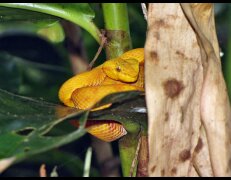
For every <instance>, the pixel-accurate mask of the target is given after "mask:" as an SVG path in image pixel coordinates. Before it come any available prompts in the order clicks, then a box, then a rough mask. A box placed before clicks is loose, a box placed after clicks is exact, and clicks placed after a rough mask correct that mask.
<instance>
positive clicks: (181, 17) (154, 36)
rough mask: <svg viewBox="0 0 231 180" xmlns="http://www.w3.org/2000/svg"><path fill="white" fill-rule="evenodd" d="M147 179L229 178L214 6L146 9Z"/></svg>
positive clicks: (227, 115)
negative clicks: (153, 177) (176, 177)
mask: <svg viewBox="0 0 231 180" xmlns="http://www.w3.org/2000/svg"><path fill="white" fill-rule="evenodd" d="M145 85H146V87H145V88H146V102H147V107H148V123H149V129H148V132H149V176H230V175H231V172H230V164H231V163H230V162H231V160H230V159H231V157H230V156H231V152H230V150H231V148H230V142H231V141H230V137H231V132H230V129H231V128H230V104H229V99H228V95H227V90H226V85H225V82H224V79H223V76H222V71H221V64H220V57H219V46H218V42H217V37H216V30H215V22H214V14H213V5H212V4H201V3H192V4H190V3H185V4H179V3H172V4H165V3H163V4H158V3H155V4H149V9H148V32H147V40H146V44H145Z"/></svg>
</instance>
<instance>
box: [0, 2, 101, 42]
mask: <svg viewBox="0 0 231 180" xmlns="http://www.w3.org/2000/svg"><path fill="white" fill-rule="evenodd" d="M0 6H3V7H9V10H8V12H7V10H6V12H7V13H8V14H7V13H5V14H6V15H4V14H2V16H1V17H0V19H2V21H9V20H12V19H14V17H12V18H11V16H10V14H14V11H15V9H23V10H24V11H25V13H29V12H39V13H41V14H46V15H49V16H48V17H49V18H53V17H56V18H58V19H60V18H62V19H65V20H68V21H71V22H73V23H75V24H77V25H79V26H80V27H82V28H84V29H85V30H87V31H88V32H89V33H90V34H91V35H92V36H93V37H94V38H95V39H96V41H98V42H99V30H98V28H97V27H96V26H95V24H94V23H93V21H92V19H93V18H94V16H95V15H94V11H93V10H92V9H91V7H90V6H89V5H88V3H0ZM10 12H11V13H10ZM20 13H21V14H23V11H21V12H20ZM22 16H23V15H22ZM41 16H44V15H41ZM41 16H40V15H39V18H40V19H41ZM51 16H53V17H51ZM19 17H20V16H19ZM26 17H27V16H24V19H25V18H26ZM29 17H30V18H31V19H27V20H29V21H30V20H33V19H36V14H33V18H32V17H31V16H29ZM15 19H17V17H16V18H15ZM19 19H20V18H19ZM21 19H22V18H21Z"/></svg>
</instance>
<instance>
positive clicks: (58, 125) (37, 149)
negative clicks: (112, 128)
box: [0, 3, 147, 176]
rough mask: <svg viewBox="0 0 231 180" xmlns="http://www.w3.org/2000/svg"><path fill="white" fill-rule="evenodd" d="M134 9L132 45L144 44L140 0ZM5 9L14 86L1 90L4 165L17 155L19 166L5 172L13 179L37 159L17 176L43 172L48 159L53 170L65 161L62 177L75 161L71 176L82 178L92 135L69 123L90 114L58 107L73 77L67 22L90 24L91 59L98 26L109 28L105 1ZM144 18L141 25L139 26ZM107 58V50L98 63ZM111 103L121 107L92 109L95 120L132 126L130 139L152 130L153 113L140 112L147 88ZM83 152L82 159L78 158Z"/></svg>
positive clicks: (5, 58) (0, 50)
mask: <svg viewBox="0 0 231 180" xmlns="http://www.w3.org/2000/svg"><path fill="white" fill-rule="evenodd" d="M128 10H129V20H130V21H131V24H130V25H131V26H130V29H131V36H132V37H133V39H132V40H133V42H134V43H133V47H142V46H143V44H144V41H145V36H144V34H145V29H146V24H145V21H144V19H143V18H142V17H143V16H142V13H141V11H140V5H139V4H135V5H133V4H128ZM139 11H140V12H139ZM0 12H1V16H0V59H1V61H0V66H1V68H0V89H4V90H6V91H7V92H6V91H3V90H0V101H1V104H0V106H1V110H0V124H1V128H0V141H1V142H0V149H1V151H0V163H1V162H3V160H6V159H8V158H12V157H13V158H14V159H13V161H12V163H13V164H14V163H17V164H16V165H13V166H12V169H11V168H9V169H8V170H7V171H5V172H4V173H3V176H4V175H5V176H11V175H10V174H11V173H13V171H14V170H16V171H17V169H20V168H19V166H20V167H24V165H25V166H26V165H27V164H33V165H36V164H37V169H36V170H37V171H36V170H35V169H32V168H25V169H21V170H20V173H19V174H18V175H19V176H20V174H21V176H25V175H26V174H30V173H32V174H33V175H35V174H36V175H38V169H39V166H40V165H41V163H46V164H48V165H50V168H54V167H55V166H56V165H58V166H57V167H58V168H57V173H58V175H60V173H59V169H60V168H59V164H62V163H63V162H64V161H65V160H66V161H67V162H69V161H70V162H69V163H67V164H68V165H67V167H66V169H67V171H68V172H69V175H70V174H71V175H73V176H82V174H83V167H84V162H83V161H84V159H83V156H84V155H85V153H83V151H84V152H86V149H87V147H88V146H89V145H88V144H87V143H86V142H85V141H86V140H87V136H83V135H84V134H85V130H84V129H79V130H76V129H75V128H74V127H72V126H70V124H69V120H71V119H73V118H76V117H77V119H81V117H82V120H83V123H84V122H85V121H86V119H87V115H88V114H87V112H79V111H76V110H73V109H71V108H67V107H63V106H60V105H57V104H58V103H59V100H58V96H57V94H58V89H59V87H60V85H61V84H62V83H63V82H64V81H65V80H66V79H68V78H69V77H71V76H72V70H71V68H70V63H69V61H68V60H69V57H68V52H67V49H66V47H65V34H64V31H63V28H62V27H61V23H60V22H61V21H71V22H72V23H74V24H76V25H78V26H80V27H82V28H83V29H84V31H82V40H83V42H84V47H85V49H86V51H87V55H88V57H90V58H89V60H91V59H92V58H93V57H94V55H95V53H96V50H97V48H98V43H96V42H99V29H101V28H104V21H103V13H102V12H103V11H102V8H101V4H100V3H92V4H87V3H71V4H70V3H0ZM134 15H135V16H134ZM93 20H94V22H93ZM118 21H119V20H118ZM137 23H139V24H141V26H139V28H137ZM95 24H97V26H96V25H95ZM126 25H127V24H126ZM85 30H86V31H85ZM137 34H140V35H139V36H137ZM141 34H142V35H141ZM92 37H93V38H92ZM95 40H96V41H95ZM104 60H105V56H104V54H103V53H101V56H100V57H99V59H98V60H97V64H100V63H101V62H102V61H104ZM9 92H12V93H14V94H11V93H9ZM15 94H19V95H23V96H27V97H33V99H31V98H24V97H20V96H17V95H15ZM138 97H139V98H138ZM47 102H52V104H51V103H47ZM107 102H113V103H114V104H113V106H112V107H111V108H110V109H106V110H103V111H97V112H94V113H90V114H89V116H90V118H94V119H95V120H100V119H104V118H108V119H111V120H115V121H119V122H120V123H122V124H123V125H124V126H125V128H126V129H127V131H128V135H127V137H130V136H131V135H132V134H133V135H134V134H137V130H140V129H142V130H144V131H146V128H147V127H146V126H147V124H146V113H140V112H138V111H137V109H139V108H141V109H142V108H145V101H144V96H143V95H141V94H140V92H131V93H122V94H120V93H119V94H115V95H111V96H109V97H106V98H105V99H103V100H102V101H101V102H100V104H103V103H107ZM134 108H135V109H134ZM58 112H59V113H58ZM60 113H61V116H60ZM70 116H71V117H70ZM80 137H81V138H80ZM79 138H80V139H79ZM76 139H78V141H80V142H82V141H81V139H83V142H84V143H82V146H84V147H85V148H84V149H85V150H82V152H81V153H80V152H79V149H78V148H77V149H78V150H77V149H76V148H75V147H76V145H75V144H73V143H74V141H75V140H76ZM71 142H72V143H71ZM65 144H69V145H70V146H71V149H75V150H77V152H75V151H74V152H73V151H72V152H70V153H68V152H67V151H66V149H65V148H66V146H67V145H66V146H64V150H60V146H63V145H65ZM77 146H79V145H77ZM42 152H43V153H42ZM76 153H77V155H76ZM78 153H80V156H81V157H82V158H78V155H79V154H78ZM131 155H132V153H131ZM32 156H33V158H32ZM93 156H94V154H93ZM22 160H23V161H22ZM129 161H130V160H129ZM51 166H52V167H51ZM92 166H95V162H94V158H93V163H92V164H91V171H90V176H98V175H99V174H98V172H97V170H96V169H94V168H93V167H92ZM30 167H32V166H31V165H30ZM18 171H19V170H18ZM23 173H24V174H23ZM61 176H62V174H61Z"/></svg>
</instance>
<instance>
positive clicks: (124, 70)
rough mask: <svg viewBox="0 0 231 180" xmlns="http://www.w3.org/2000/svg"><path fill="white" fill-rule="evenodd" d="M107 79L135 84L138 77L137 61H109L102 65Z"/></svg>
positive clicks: (117, 59) (119, 59) (118, 59)
mask: <svg viewBox="0 0 231 180" xmlns="http://www.w3.org/2000/svg"><path fill="white" fill-rule="evenodd" d="M103 71H104V72H105V73H106V74H107V76H108V77H110V78H111V79H114V80H119V81H122V82H135V81H136V80H137V78H138V75H139V61H138V60H136V59H121V58H116V59H111V60H108V61H106V62H105V63H104V64H103Z"/></svg>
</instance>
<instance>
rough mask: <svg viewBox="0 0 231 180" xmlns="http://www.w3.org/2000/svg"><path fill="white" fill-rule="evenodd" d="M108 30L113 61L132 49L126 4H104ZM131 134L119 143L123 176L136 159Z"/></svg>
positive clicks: (108, 52)
mask: <svg viewBox="0 0 231 180" xmlns="http://www.w3.org/2000/svg"><path fill="white" fill-rule="evenodd" d="M102 8H103V16H104V22H105V29H106V37H107V44H106V56H107V59H112V58H116V57H118V56H120V55H121V54H123V53H124V52H126V51H128V50H130V49H131V48H132V42H131V37H130V30H129V19H128V11H127V4H126V3H102ZM132 137H134V134H133V133H132V134H129V135H127V136H126V137H124V138H123V139H121V140H120V141H119V151H120V160H121V166H122V171H123V176H129V173H130V167H131V165H132V161H133V159H134V157H135V152H136V148H137V143H138V140H137V141H135V140H134V139H133V138H132Z"/></svg>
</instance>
